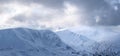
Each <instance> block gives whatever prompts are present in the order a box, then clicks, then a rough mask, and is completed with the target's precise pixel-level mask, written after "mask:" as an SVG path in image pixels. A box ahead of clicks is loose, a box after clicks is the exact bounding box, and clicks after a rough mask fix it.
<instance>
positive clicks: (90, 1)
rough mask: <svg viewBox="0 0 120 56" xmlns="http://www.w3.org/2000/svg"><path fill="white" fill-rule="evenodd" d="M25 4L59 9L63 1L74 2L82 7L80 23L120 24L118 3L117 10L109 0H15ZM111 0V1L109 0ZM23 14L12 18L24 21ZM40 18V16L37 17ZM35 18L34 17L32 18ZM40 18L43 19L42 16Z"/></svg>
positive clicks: (62, 5)
mask: <svg viewBox="0 0 120 56" xmlns="http://www.w3.org/2000/svg"><path fill="white" fill-rule="evenodd" d="M11 1H15V0H0V2H1V3H3V2H4V3H5V2H11ZM17 1H18V2H21V3H25V4H32V3H37V4H43V5H44V6H47V7H50V8H55V9H56V8H57V9H61V8H63V7H64V2H69V3H71V4H74V5H75V6H77V7H78V8H79V9H84V11H83V12H82V14H84V16H83V17H82V19H80V23H82V24H88V25H120V16H119V15H120V4H119V3H118V4H115V5H116V6H117V7H118V10H117V11H115V10H114V8H113V6H111V5H110V4H109V1H108V2H106V1H105V0H17ZM110 2H111V1H110ZM80 13H81V12H80ZM96 16H99V17H100V19H99V22H96V18H95V17H96ZM25 18H26V17H25V16H20V15H19V16H16V17H15V18H14V19H15V20H18V21H21V22H23V21H25ZM33 18H34V17H33ZM37 18H39V19H40V18H41V17H37ZM34 19H35V18H34ZM42 19H45V18H44V17H42Z"/></svg>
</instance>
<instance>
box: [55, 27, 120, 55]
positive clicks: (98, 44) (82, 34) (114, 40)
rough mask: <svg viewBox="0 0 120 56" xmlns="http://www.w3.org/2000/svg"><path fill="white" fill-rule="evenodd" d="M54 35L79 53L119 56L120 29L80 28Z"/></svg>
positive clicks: (58, 32)
mask: <svg viewBox="0 0 120 56" xmlns="http://www.w3.org/2000/svg"><path fill="white" fill-rule="evenodd" d="M56 33H57V35H58V36H59V37H60V38H61V40H62V41H63V42H65V43H66V44H68V45H69V46H71V47H72V48H74V49H75V50H77V51H80V52H81V53H84V52H85V53H86V54H87V53H88V54H90V55H93V56H99V55H100V56H119V55H120V28H117V27H103V26H101V27H92V26H91V27H89V26H81V27H72V28H68V29H64V30H60V31H57V32H56ZM88 56H89V55H88Z"/></svg>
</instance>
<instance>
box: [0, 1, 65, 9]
mask: <svg viewBox="0 0 120 56" xmlns="http://www.w3.org/2000/svg"><path fill="white" fill-rule="evenodd" d="M12 2H18V3H21V4H25V5H29V4H33V3H37V4H42V5H44V6H47V7H50V8H55V9H57V8H59V9H60V8H62V7H64V0H0V4H7V3H12Z"/></svg>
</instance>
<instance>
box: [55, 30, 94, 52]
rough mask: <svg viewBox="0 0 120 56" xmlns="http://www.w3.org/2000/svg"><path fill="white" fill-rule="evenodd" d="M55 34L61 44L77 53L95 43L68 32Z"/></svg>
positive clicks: (82, 36)
mask: <svg viewBox="0 0 120 56" xmlns="http://www.w3.org/2000/svg"><path fill="white" fill-rule="evenodd" d="M56 33H57V35H58V36H59V37H60V39H61V40H62V41H63V42H65V43H66V44H68V45H69V46H71V47H73V48H74V49H75V50H77V51H79V50H81V51H82V50H84V49H87V48H88V47H89V46H90V45H92V44H94V43H96V42H95V41H93V40H91V39H89V38H87V37H86V36H84V35H81V34H77V33H74V32H72V31H70V30H63V31H57V32H56Z"/></svg>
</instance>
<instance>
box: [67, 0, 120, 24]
mask: <svg viewBox="0 0 120 56" xmlns="http://www.w3.org/2000/svg"><path fill="white" fill-rule="evenodd" d="M67 1H68V2H70V3H72V4H74V5H76V6H77V7H79V9H81V8H82V9H84V12H82V14H84V16H82V19H81V18H80V23H82V24H83V25H84V24H85V25H120V16H119V15H120V12H119V11H120V9H118V11H115V10H114V8H113V6H111V5H110V4H109V2H106V1H105V0H67ZM117 6H118V5H117ZM118 8H120V7H119V6H118ZM96 16H99V17H100V18H99V22H96Z"/></svg>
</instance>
